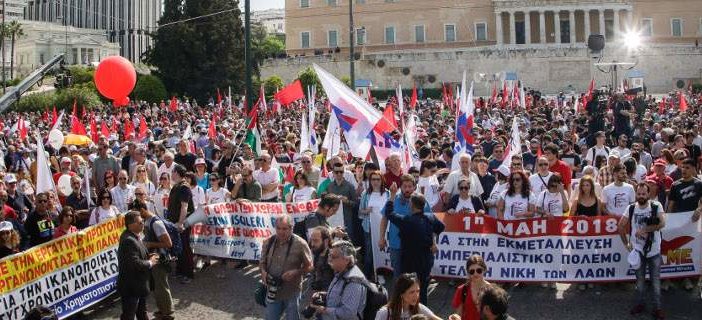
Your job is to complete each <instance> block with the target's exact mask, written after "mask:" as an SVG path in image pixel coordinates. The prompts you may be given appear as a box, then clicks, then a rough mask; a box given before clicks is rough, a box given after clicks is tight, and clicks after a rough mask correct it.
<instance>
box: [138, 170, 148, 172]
mask: <svg viewBox="0 0 702 320" xmlns="http://www.w3.org/2000/svg"><path fill="white" fill-rule="evenodd" d="M137 172H146V170H137Z"/></svg>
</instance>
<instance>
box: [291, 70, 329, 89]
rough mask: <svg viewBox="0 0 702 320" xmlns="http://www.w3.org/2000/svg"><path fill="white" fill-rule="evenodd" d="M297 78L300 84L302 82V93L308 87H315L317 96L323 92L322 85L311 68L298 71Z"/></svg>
mask: <svg viewBox="0 0 702 320" xmlns="http://www.w3.org/2000/svg"><path fill="white" fill-rule="evenodd" d="M297 78H298V79H300V82H302V90H303V91H306V90H307V87H309V86H316V87H317V93H318V94H319V93H323V92H324V88H322V83H321V82H319V78H318V77H317V72H315V71H314V69H313V68H312V67H307V68H306V69H304V70H302V71H300V73H298V74H297Z"/></svg>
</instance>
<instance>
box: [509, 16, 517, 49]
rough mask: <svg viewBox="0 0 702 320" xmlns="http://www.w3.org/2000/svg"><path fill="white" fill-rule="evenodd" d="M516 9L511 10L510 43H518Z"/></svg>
mask: <svg viewBox="0 0 702 320" xmlns="http://www.w3.org/2000/svg"><path fill="white" fill-rule="evenodd" d="M514 25H515V19H514V11H510V12H509V44H517V30H516V28H515V27H514Z"/></svg>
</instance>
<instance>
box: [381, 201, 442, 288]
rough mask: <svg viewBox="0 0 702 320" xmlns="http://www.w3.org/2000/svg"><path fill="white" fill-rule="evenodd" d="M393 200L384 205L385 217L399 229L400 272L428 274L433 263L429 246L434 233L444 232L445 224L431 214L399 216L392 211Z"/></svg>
mask: <svg viewBox="0 0 702 320" xmlns="http://www.w3.org/2000/svg"><path fill="white" fill-rule="evenodd" d="M394 211H395V210H394V204H393V201H388V202H387V204H386V205H385V218H387V219H388V220H390V222H392V223H393V224H394V225H396V226H397V228H398V229H400V240H401V241H402V246H401V249H400V252H401V254H400V260H401V265H402V268H401V269H402V272H407V273H412V272H417V273H419V274H427V275H428V274H429V272H430V271H431V267H432V265H433V264H434V258H433V255H432V253H431V246H432V244H433V238H434V235H435V234H437V235H438V234H440V233H442V232H444V228H445V225H444V223H443V222H441V221H440V220H439V219H437V218H436V217H435V216H434V215H433V214H432V215H429V216H427V215H425V214H410V215H408V216H401V215H399V214H397V213H395V212H394Z"/></svg>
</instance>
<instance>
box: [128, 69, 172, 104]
mask: <svg viewBox="0 0 702 320" xmlns="http://www.w3.org/2000/svg"><path fill="white" fill-rule="evenodd" d="M167 95H168V92H167V91H166V86H164V85H163V82H161V79H159V78H158V77H156V76H154V75H150V74H147V75H142V76H139V79H137V83H136V86H135V87H134V91H132V96H134V100H136V101H146V102H149V103H158V102H160V101H161V100H163V99H165V98H166V96H167Z"/></svg>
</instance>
